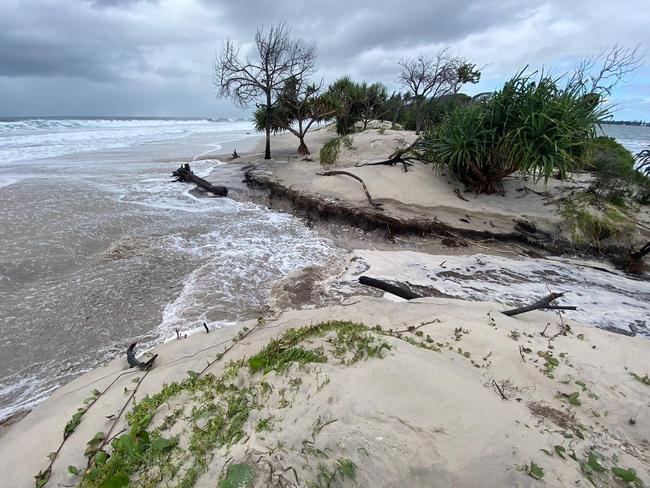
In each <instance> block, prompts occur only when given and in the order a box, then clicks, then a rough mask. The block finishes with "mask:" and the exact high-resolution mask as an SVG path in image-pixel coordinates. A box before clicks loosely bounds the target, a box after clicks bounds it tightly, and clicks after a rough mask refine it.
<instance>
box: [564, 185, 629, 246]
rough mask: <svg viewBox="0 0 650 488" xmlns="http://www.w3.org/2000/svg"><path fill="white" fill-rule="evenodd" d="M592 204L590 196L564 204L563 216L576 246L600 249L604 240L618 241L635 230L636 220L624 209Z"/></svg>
mask: <svg viewBox="0 0 650 488" xmlns="http://www.w3.org/2000/svg"><path fill="white" fill-rule="evenodd" d="M592 203H593V202H592V201H591V198H590V195H586V196H578V197H574V198H571V199H566V200H565V201H564V202H563V205H562V210H561V214H562V217H563V218H564V219H565V220H566V222H567V223H568V224H569V227H570V229H571V235H572V238H573V241H574V242H575V243H576V244H578V245H583V244H594V245H595V246H597V247H599V246H600V245H601V241H603V240H604V239H608V238H613V239H616V238H619V237H621V236H623V235H625V234H627V233H628V232H630V231H631V230H632V229H634V226H635V222H634V219H633V218H631V217H630V216H629V215H628V214H627V213H626V212H625V211H624V210H623V209H622V208H620V207H618V206H616V205H613V204H611V203H607V202H604V203H602V202H601V203H600V204H599V208H598V207H596V206H595V205H592Z"/></svg>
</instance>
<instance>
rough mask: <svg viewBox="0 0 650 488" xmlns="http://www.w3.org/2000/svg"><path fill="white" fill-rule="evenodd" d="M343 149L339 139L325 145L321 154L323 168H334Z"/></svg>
mask: <svg viewBox="0 0 650 488" xmlns="http://www.w3.org/2000/svg"><path fill="white" fill-rule="evenodd" d="M340 148H341V138H339V137H337V138H336V139H332V140H331V141H328V142H326V143H325V144H323V147H322V148H321V150H320V153H319V160H320V164H321V166H332V165H333V164H334V163H335V162H336V158H337V157H338V155H339V149H340Z"/></svg>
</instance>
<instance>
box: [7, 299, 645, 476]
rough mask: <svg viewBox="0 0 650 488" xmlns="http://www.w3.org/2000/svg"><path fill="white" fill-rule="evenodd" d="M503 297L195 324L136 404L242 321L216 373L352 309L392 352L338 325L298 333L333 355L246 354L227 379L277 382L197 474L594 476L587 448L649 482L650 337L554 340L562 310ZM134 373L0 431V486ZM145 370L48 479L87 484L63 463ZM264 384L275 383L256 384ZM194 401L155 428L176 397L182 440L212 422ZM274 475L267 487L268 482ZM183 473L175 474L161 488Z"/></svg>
mask: <svg viewBox="0 0 650 488" xmlns="http://www.w3.org/2000/svg"><path fill="white" fill-rule="evenodd" d="M501 307H502V306H501V305H497V304H491V303H479V302H463V301H458V300H447V299H421V300H417V301H412V302H403V301H398V302H396V301H390V300H386V299H382V298H367V297H365V298H362V297H352V298H351V299H350V302H349V304H348V305H346V306H335V307H329V308H324V309H315V310H303V311H289V312H286V313H284V314H282V315H281V316H280V317H279V318H277V319H276V320H274V321H271V322H269V323H267V324H265V325H263V326H260V327H255V324H253V323H248V324H242V326H240V327H233V328H228V329H222V330H219V331H213V332H212V333H210V334H209V335H206V334H203V333H202V334H198V335H194V336H191V337H189V338H187V339H182V340H178V341H173V342H170V343H168V344H165V345H163V346H160V347H159V348H157V349H156V351H155V352H157V353H158V354H159V357H158V360H157V363H156V367H155V368H153V369H152V370H151V372H150V373H149V374H148V376H147V377H146V378H145V379H144V381H143V382H142V384H141V386H140V389H139V390H138V392H137V394H136V400H137V401H140V400H142V399H143V398H144V395H146V394H153V393H155V392H157V391H158V390H160V388H161V387H162V385H163V384H164V383H171V382H175V381H181V380H182V379H184V378H187V371H188V370H194V371H199V370H200V369H202V368H203V367H204V365H205V364H206V360H211V359H214V358H215V356H216V354H218V353H219V352H221V351H222V350H223V348H224V347H226V346H229V345H232V343H231V342H228V340H229V339H231V338H232V337H234V336H235V335H236V334H237V333H238V332H239V331H240V330H242V329H241V327H244V326H246V327H248V328H249V331H252V332H250V334H249V335H247V336H246V338H244V339H243V340H239V341H238V342H237V343H236V344H235V345H234V347H233V348H232V349H231V350H230V352H229V353H228V354H227V355H226V356H225V357H224V358H223V359H222V360H221V361H220V362H218V363H216V364H215V365H214V366H212V368H211V369H210V371H209V372H211V373H214V375H216V376H219V375H221V374H222V372H223V371H224V364H226V363H227V361H228V360H238V359H241V358H247V357H251V356H252V355H254V354H256V353H257V352H258V351H259V350H260V349H261V348H262V347H263V346H265V345H266V344H268V342H269V340H270V339H271V338H273V337H278V336H279V335H280V334H282V333H283V332H284V331H285V330H286V329H288V328H294V327H301V326H305V325H310V324H317V323H320V322H323V321H328V320H351V321H356V322H363V323H365V324H366V325H368V326H375V325H380V326H381V327H382V333H377V332H368V333H367V334H369V336H370V337H372V338H373V341H374V343H375V344H381V343H386V344H387V345H388V346H390V349H383V350H382V353H381V354H379V355H375V356H374V357H368V358H366V357H365V356H364V357H363V358H362V359H361V360H360V361H358V362H355V363H353V364H350V365H343V364H341V357H335V355H334V352H333V351H334V350H335V349H336V348H335V344H336V342H335V335H332V333H328V334H326V335H325V336H324V337H321V336H314V337H310V338H308V339H307V340H306V341H304V343H302V347H304V348H306V349H309V350H314V351H321V352H323V354H325V356H327V359H328V360H327V362H324V363H307V364H305V366H304V367H303V368H298V367H297V366H296V365H294V366H291V367H289V369H288V370H287V371H286V372H283V373H281V374H278V373H276V372H270V373H268V374H266V375H264V376H263V375H262V374H261V373H260V372H257V373H254V374H253V373H251V372H250V371H249V369H248V367H247V365H246V364H245V365H244V366H243V367H242V368H241V369H239V370H238V372H235V373H234V374H232V375H231V376H230V377H229V378H228V379H227V381H226V383H227V384H230V385H232V386H233V388H249V390H247V391H250V392H257V393H251V395H253V396H255V395H262V393H260V391H267V392H266V394H265V395H266V396H263V401H261V402H259V403H257V404H255V406H254V407H252V408H251V409H250V412H249V414H248V417H247V418H246V420H245V422H244V424H243V427H242V429H243V432H244V434H245V435H244V437H243V438H242V439H241V440H240V441H238V442H235V443H234V445H233V446H232V447H231V448H230V449H229V450H228V449H226V448H224V447H222V448H214V449H211V450H210V452H211V454H212V455H213V457H211V458H210V461H209V463H208V464H207V466H206V471H205V473H203V474H202V475H201V476H200V477H199V479H198V482H197V484H196V486H211V487H214V486H216V485H217V482H218V480H219V478H220V477H222V476H223V473H224V472H225V469H224V464H226V463H228V464H230V463H247V464H248V465H250V466H251V467H252V468H253V470H254V472H255V475H256V483H255V486H280V485H279V484H273V483H278V480H279V479H280V478H281V477H282V479H284V480H285V484H284V485H283V486H306V485H307V482H308V481H314V482H317V483H318V482H321V485H320V486H326V485H325V484H324V483H325V482H324V481H323V480H324V478H323V472H325V473H330V474H331V475H332V476H334V481H333V482H332V484H331V486H373V487H374V486H376V487H379V486H387V487H389V486H395V487H396V486H445V487H446V486H456V487H465V486H466V487H474V486H520V487H521V486H543V485H546V486H590V483H589V481H588V480H587V478H586V477H585V474H584V469H587V470H588V468H583V469H581V463H586V462H587V461H588V457H589V452H590V451H591V450H592V449H594V450H595V451H594V453H595V454H593V455H594V456H596V458H597V459H599V461H598V465H602V466H603V467H604V471H602V472H594V473H592V479H593V481H594V483H595V485H596V486H617V482H616V481H614V480H613V478H612V474H611V472H610V469H611V467H614V466H620V467H624V468H633V469H635V470H636V473H637V474H638V476H639V477H640V478H641V479H642V480H643V481H644V482H645V483H646V484H647V483H650V476H649V475H648V470H649V467H650V450H649V449H650V445H649V443H648V439H650V405H649V403H648V400H649V398H650V395H649V393H650V386H648V385H645V384H643V383H642V382H640V381H637V380H635V378H634V377H633V376H632V375H631V373H636V374H638V375H640V376H641V377H642V376H643V375H644V374H646V373H649V372H650V354H649V353H650V342H648V341H645V340H639V339H638V338H628V337H624V336H621V335H616V334H611V333H608V332H605V331H602V330H597V329H593V328H585V327H582V326H580V325H578V324H575V323H573V322H571V323H570V331H569V332H568V333H567V335H557V336H556V337H554V338H552V339H551V338H549V337H552V336H555V335H556V334H557V333H558V332H560V331H561V328H560V326H559V322H558V318H557V316H556V315H555V314H552V313H542V312H533V313H530V314H526V315H522V316H519V317H513V318H510V317H506V316H504V315H502V314H500V313H498V312H497V311H496V310H499V309H501ZM434 320H435V322H433V323H429V324H428V325H424V326H422V327H420V328H418V329H417V330H412V331H411V332H408V331H406V332H400V333H399V334H397V333H395V332H396V331H405V330H406V329H408V327H410V326H418V325H419V324H421V323H423V322H431V321H434ZM438 321H440V322H438ZM547 324H550V325H549V326H548V327H547V328H546V325H547ZM545 328H546V334H545V336H544V337H543V336H542V335H541V334H540V333H541V332H542V331H543V330H544V329H545ZM389 329H392V330H393V333H392V334H390V333H387V332H386V331H388V330H389ZM515 331H516V332H515ZM224 341H225V342H224ZM355 347H356V346H355ZM520 347H521V352H520ZM320 348H322V349H320ZM432 349H433V350H432ZM353 350H354V348H353V349H352V351H353ZM522 356H523V358H522ZM346 357H347V358H348V359H349V358H350V351H348V354H347V356H345V357H344V358H346ZM551 357H552V358H554V360H550V359H549V358H551ZM556 361H557V367H552V363H555V362H556ZM546 365H550V366H546ZM124 371H126V363H125V361H124V360H123V359H119V360H115V361H113V362H111V363H110V364H108V365H106V366H105V367H103V368H99V369H97V370H94V371H92V372H90V373H88V374H86V375H84V376H82V377H80V378H78V379H76V380H75V381H73V382H72V383H70V384H68V385H66V386H65V387H63V388H61V389H60V390H59V391H57V392H56V393H55V394H54V395H53V396H52V397H51V398H50V399H49V400H47V401H46V402H44V403H43V404H41V405H40V406H38V407H37V408H36V409H35V410H34V411H33V412H31V413H30V414H29V415H28V416H27V417H26V418H25V419H23V420H22V421H20V422H18V423H17V424H15V425H13V426H12V427H11V428H9V430H8V432H6V433H5V434H4V435H3V436H2V437H1V438H0V472H1V473H2V475H3V481H2V485H3V486H11V487H23V486H24V487H27V486H32V485H33V478H32V477H33V476H34V475H35V474H36V473H37V472H38V471H39V470H41V469H43V468H44V467H45V466H46V464H47V460H46V456H47V454H48V453H49V452H51V451H54V450H55V449H56V448H57V446H58V444H59V442H60V440H61V438H62V430H63V427H64V425H65V423H66V421H67V420H68V419H69V418H70V417H71V416H72V414H73V413H74V412H75V411H76V409H77V407H79V406H80V405H82V402H83V400H84V399H85V398H87V397H88V395H89V393H90V392H91V391H92V390H93V389H95V388H97V389H100V390H101V389H103V388H105V386H106V385H108V384H109V383H110V382H111V381H113V379H114V378H115V377H116V376H117V375H118V374H120V373H122V372H124ZM142 376H143V373H141V372H135V371H131V372H129V373H128V374H126V375H124V376H122V377H121V378H120V379H119V380H118V381H117V383H116V384H115V385H114V386H113V387H111V388H110V389H109V390H108V392H107V393H106V394H104V395H103V396H102V397H100V399H99V400H98V401H97V403H96V404H95V405H94V406H93V407H92V408H91V409H90V410H89V411H88V413H86V415H85V416H84V417H83V419H82V421H81V424H80V425H79V427H78V428H77V430H76V431H75V432H74V433H73V434H72V435H71V436H70V437H69V439H68V441H67V442H66V444H65V445H64V447H63V449H62V451H61V454H60V456H59V459H58V460H57V461H56V463H55V464H54V470H53V474H52V479H51V481H50V484H49V485H48V486H64V485H65V486H69V485H74V484H75V483H78V482H79V480H80V477H79V476H74V475H71V474H69V473H67V471H66V467H67V466H68V465H74V466H79V467H84V466H85V459H84V455H83V452H84V450H85V448H86V442H87V441H88V440H89V439H90V438H92V436H93V435H94V434H95V433H96V432H97V431H104V432H105V431H107V430H108V428H109V426H110V422H111V421H110V420H109V419H107V416H109V415H112V414H116V413H117V412H118V411H119V409H120V408H121V406H122V405H123V404H124V402H125V401H127V399H128V394H129V392H128V391H126V392H125V390H124V389H125V388H126V389H128V390H132V389H133V388H134V386H135V383H134V382H133V379H134V378H136V377H142ZM493 381H494V382H496V383H497V384H498V385H500V386H499V387H500V388H501V389H502V391H503V393H504V394H505V396H506V398H507V399H505V400H504V399H502V398H501V394H500V393H499V391H498V390H497V388H496V387H495V385H494V383H493ZM262 382H266V383H268V385H269V388H270V389H269V390H265V388H259V387H260V385H261V384H262ZM575 392H578V394H579V396H578V397H577V398H578V399H579V403H580V405H570V404H569V401H568V399H567V398H566V397H563V396H562V394H563V393H565V394H571V393H575ZM125 393H126V394H125ZM196 405H197V403H196V400H193V399H192V397H191V396H190V395H188V394H186V393H181V394H179V395H178V396H174V397H172V398H170V399H169V400H168V401H167V402H166V403H165V404H164V405H162V406H161V407H160V408H159V409H158V410H157V411H156V413H155V415H154V418H153V421H152V426H160V425H161V423H162V421H163V418H164V417H165V416H166V415H168V414H169V413H171V412H173V411H174V409H177V408H179V409H181V411H180V414H179V415H180V417H179V418H178V420H177V422H176V424H174V425H173V427H171V428H170V429H169V431H166V430H163V433H164V435H165V436H166V437H172V436H179V439H180V440H179V444H178V445H179V446H186V447H187V446H188V442H189V437H190V435H191V434H192V432H193V431H192V429H193V428H195V429H196V428H199V429H201V428H207V427H206V426H205V425H206V424H205V420H201V419H199V421H196V420H192V412H191V407H192V406H196ZM631 418H633V419H634V424H632V423H630V419H631ZM262 419H271V422H270V424H271V427H270V430H268V429H267V430H264V429H262V430H260V431H259V432H258V431H256V426H259V421H260V420H262ZM201 422H203V423H201ZM120 426H121V423H120V424H118V427H120ZM117 430H119V428H118V429H117ZM580 437H582V438H583V439H581V438H580ZM554 446H562V447H563V448H564V449H566V453H573V452H574V453H575V457H576V459H577V461H576V460H573V459H571V458H570V457H569V456H568V454H567V455H565V458H566V459H562V458H561V457H560V456H559V455H558V454H555V453H554ZM543 450H547V451H548V454H547V453H546V452H544V451H543ZM551 454H552V455H551ZM599 456H602V457H599ZM169 459H170V460H171V462H172V463H173V462H175V461H177V462H178V464H179V466H181V468H180V471H179V473H180V474H179V475H177V476H182V474H183V473H185V470H186V469H188V467H190V466H191V463H190V464H188V463H187V460H186V459H185V460H184V461H183V459H184V458H183V456H182V455H181V454H180V453H176V451H172V453H171V454H170V457H169ZM337 460H350V461H352V462H353V463H354V465H356V467H357V468H356V481H352V480H351V479H350V478H346V477H345V476H344V475H343V474H342V472H341V471H337V469H336V461H337ZM531 462H534V463H535V464H536V465H538V466H540V467H541V468H542V470H543V472H544V477H543V481H538V480H535V479H534V478H533V477H531V476H529V475H528V474H527V471H528V470H529V468H530V465H531ZM592 465H593V464H592ZM155 469H160V470H162V469H163V468H162V467H160V468H154V470H155ZM294 470H295V471H294ZM319 473H320V475H321V476H320V478H319ZM150 474H151V473H150ZM296 477H297V480H298V483H296ZM163 478H164V477H163ZM269 478H272V479H273V483H272V484H267V483H268V480H269ZM132 480H133V478H132ZM177 483H178V477H177V478H175V479H174V480H173V482H171V483H168V484H167V483H166V482H165V483H161V486H175V485H176V484H177ZM134 486H137V484H135V485H134ZM314 486H319V485H318V484H316V485H314ZM620 486H623V485H622V484H621V485H620Z"/></svg>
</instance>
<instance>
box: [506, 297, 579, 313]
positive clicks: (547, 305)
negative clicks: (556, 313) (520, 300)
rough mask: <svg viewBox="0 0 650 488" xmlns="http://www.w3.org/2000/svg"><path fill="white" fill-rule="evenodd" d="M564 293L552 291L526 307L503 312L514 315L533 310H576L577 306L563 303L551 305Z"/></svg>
mask: <svg viewBox="0 0 650 488" xmlns="http://www.w3.org/2000/svg"><path fill="white" fill-rule="evenodd" d="M563 296H564V293H550V294H548V295H546V296H545V297H544V298H541V299H539V300H537V301H536V302H534V303H531V304H530V305H526V306H525V307H519V308H513V309H512V310H506V311H504V312H501V313H502V314H503V315H507V316H509V317H512V316H514V315H519V314H522V313H526V312H532V311H533V310H542V309H544V310H576V308H577V307H570V306H563V305H551V303H552V302H554V301H555V300H557V299H558V298H560V297H563Z"/></svg>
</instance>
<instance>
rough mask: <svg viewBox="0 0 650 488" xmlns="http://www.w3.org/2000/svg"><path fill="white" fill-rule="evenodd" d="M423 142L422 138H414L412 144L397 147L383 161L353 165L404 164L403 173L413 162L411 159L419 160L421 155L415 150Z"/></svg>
mask: <svg viewBox="0 0 650 488" xmlns="http://www.w3.org/2000/svg"><path fill="white" fill-rule="evenodd" d="M423 143H424V140H423V139H422V138H418V139H416V140H415V142H413V144H411V145H410V146H408V147H405V148H404V149H398V150H397V151H395V152H394V153H393V154H391V155H390V156H389V157H388V159H386V160H384V161H377V162H374V163H362V164H356V165H355V166H356V167H358V168H359V167H361V166H381V165H385V166H395V165H396V164H402V165H403V166H404V173H406V172H407V171H408V167H409V166H413V163H411V161H419V160H420V159H421V157H422V156H421V155H420V153H419V152H417V151H416V149H418V148H421V147H422V145H423ZM411 152H413V155H411V156H409V154H410V153H411Z"/></svg>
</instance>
